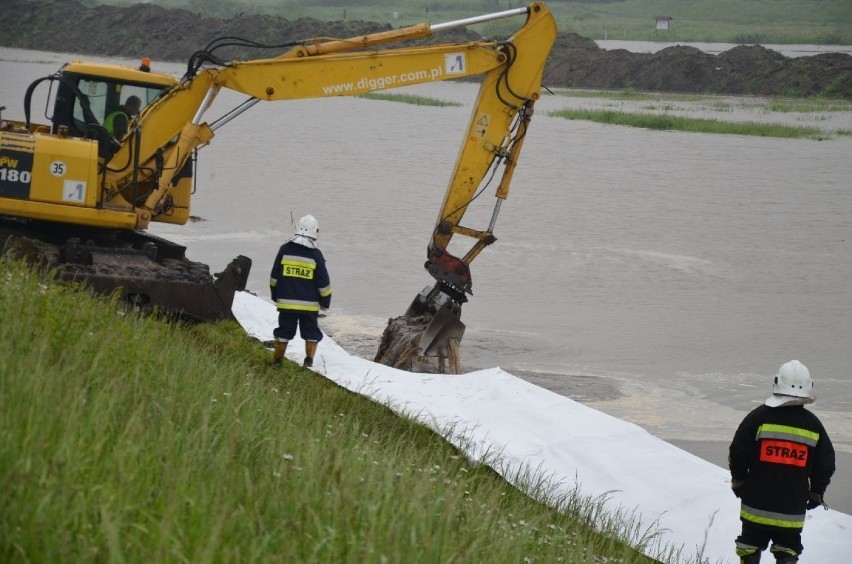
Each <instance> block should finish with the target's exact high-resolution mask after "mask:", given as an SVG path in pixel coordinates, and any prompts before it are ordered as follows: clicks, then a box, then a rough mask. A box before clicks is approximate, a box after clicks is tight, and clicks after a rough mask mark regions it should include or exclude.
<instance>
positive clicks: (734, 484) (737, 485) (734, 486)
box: [731, 480, 745, 497]
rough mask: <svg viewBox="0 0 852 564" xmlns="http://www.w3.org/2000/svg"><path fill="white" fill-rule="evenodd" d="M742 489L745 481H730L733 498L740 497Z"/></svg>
mask: <svg viewBox="0 0 852 564" xmlns="http://www.w3.org/2000/svg"><path fill="white" fill-rule="evenodd" d="M744 489H745V480H731V491H733V492H734V495H735V496H737V497H742V496H743V490H744Z"/></svg>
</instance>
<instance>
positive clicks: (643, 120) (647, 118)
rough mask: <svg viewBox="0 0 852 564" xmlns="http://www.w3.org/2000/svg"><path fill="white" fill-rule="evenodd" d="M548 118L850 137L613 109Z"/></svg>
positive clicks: (762, 134)
mask: <svg viewBox="0 0 852 564" xmlns="http://www.w3.org/2000/svg"><path fill="white" fill-rule="evenodd" d="M548 115H549V116H553V117H561V118H565V119H579V120H586V121H594V122H597V123H607V124H611V125H627V126H630V127H641V128H644V129H657V130H665V131H689V132H693V133H718V134H726V135H753V136H758V137H782V138H787V139H801V138H805V139H814V140H824V139H829V138H830V137H831V135H835V136H836V135H848V132H847V131H846V130H839V131H835V132H832V134H831V135H829V134H828V133H826V132H825V131H823V130H822V129H820V128H818V127H797V126H791V125H782V124H776V123H754V122H731V121H720V120H713V119H702V118H685V117H679V116H673V115H669V114H666V113H658V114H639V113H627V112H617V111H612V110H575V109H564V110H556V111H552V112H548Z"/></svg>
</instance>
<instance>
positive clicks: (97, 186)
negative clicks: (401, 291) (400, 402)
mask: <svg viewBox="0 0 852 564" xmlns="http://www.w3.org/2000/svg"><path fill="white" fill-rule="evenodd" d="M506 18H524V23H523V24H522V25H520V26H519V28H518V29H517V31H516V32H515V33H514V34H513V35H512V36H511V37H510V38H509V39H507V40H505V41H485V40H480V41H471V42H465V43H446V44H433V45H416V46H403V47H399V46H394V45H393V44H399V43H406V42H409V43H410V42H413V41H416V40H419V39H424V38H426V37H429V36H432V35H433V34H436V33H439V32H441V31H445V30H449V29H453V28H460V27H466V26H469V25H473V24H478V23H484V22H489V21H495V20H500V19H506ZM555 38H556V25H555V22H554V19H553V17H552V15H551V14H550V11H549V10H548V9H547V7H546V6H545V5H544V4H542V3H537V2H536V3H532V4H530V5H529V6H527V7H524V8H516V9H512V10H506V11H503V12H496V13H493V14H487V15H483V16H478V17H474V18H468V19H464V20H457V21H453V22H447V23H443V24H437V25H429V24H418V25H415V26H410V27H406V28H401V29H396V30H391V31H385V32H380V33H375V34H370V35H364V36H359V37H353V38H349V39H322V38H316V39H311V40H308V41H303V42H298V43H292V44H290V45H289V46H288V47H289V49H288V50H286V51H285V52H283V53H282V54H280V55H279V56H276V57H273V58H267V59H257V60H248V61H230V62H226V61H222V60H220V59H218V57H217V56H216V55H215V53H213V51H214V50H215V47H216V46H218V44H217V43H216V41H214V42H213V43H211V45H210V46H208V49H205V50H203V51H199V52H197V53H196V54H194V55H193V57H192V58H191V59H190V61H189V64H188V67H187V72H186V74H185V75H184V76H183V77H182V78H181V79H179V80H176V79H174V78H173V77H170V76H168V75H161V74H157V73H153V72H149V71H150V69H149V68H148V67H147V65H144V64H143V66H142V67H140V69H138V70H136V69H129V68H127V67H116V66H114V65H100V64H94V63H71V64H69V65H66V66H65V67H64V68H63V71H62V72H61V73H59V74H57V75H55V76H54V77H50V78H56V79H57V80H59V81H60V82H62V83H63V85H64V86H63V87H60V89H59V90H60V92H63V93H60V94H57V98H56V106H55V116H54V118H53V124H52V126H40V125H34V124H31V123H30V122H29V104H28V100H29V96H30V93H29V92H28V95H27V100H25V109H26V113H27V116H28V117H27V122H26V123H10V124H8V132H0V134H2V135H4V139H8V140H9V141H10V142H11V141H12V140H14V142H15V143H16V147H23V148H22V149H16V151H18V152H17V153H16V155H17V154H21V155H23V156H24V158H23V159H21V160H20V161H19V162H20V163H24V165H23V166H28V165H27V164H26V163H27V162H36V164H38V161H39V157H37V158H36V159H35V161H33V160H32V159H30V160H29V161H28V160H27V159H28V158H29V155H36V156H37V155H39V154H42V153H43V154H48V153H49V154H51V155H53V157H51V158H55V157H56V155H59V154H61V153H63V152H64V153H65V154H67V155H71V154H72V151H73V155H74V156H73V158H70V157H69V158H66V159H65V160H62V161H61V164H62V166H63V169H62V173H63V175H64V176H56V175H54V176H55V177H51V175H47V174H44V172H43V169H40V168H39V167H38V166H35V167H34V168H33V169H32V170H33V172H32V174H33V178H35V177H36V175H38V181H35V180H34V181H33V183H32V188H29V187H25V188H19V187H17V186H12V187H10V188H8V189H7V187H6V186H5V185H3V186H0V215H6V216H12V217H18V218H26V219H27V220H30V221H41V222H49V223H52V224H54V225H74V226H76V227H77V228H93V229H110V230H116V231H126V232H140V231H141V230H144V229H146V228H147V227H148V225H149V224H150V222H151V221H157V222H167V223H174V224H184V223H186V222H187V221H188V219H189V204H190V198H191V193H192V178H191V176H192V171H191V165H192V163H193V160H194V155H195V154H196V152H197V151H198V150H199V149H200V148H202V147H203V146H205V145H207V144H208V143H210V142H211V141H212V139H213V138H214V135H215V132H216V131H217V130H218V129H219V128H220V127H222V126H224V125H226V124H227V123H228V122H229V121H230V120H231V119H233V118H234V117H236V116H237V115H239V113H241V112H243V111H246V110H247V109H249V108H250V107H251V106H253V105H254V104H256V103H258V102H261V101H269V102H273V101H284V100H296V99H305V98H323V97H333V96H353V95H358V94H362V93H366V92H371V91H376V90H387V89H392V88H398V87H402V86H408V85H414V84H421V83H428V82H436V81H443V80H452V79H460V78H469V77H481V80H482V82H481V87H480V90H479V94H478V97H477V100H476V103H475V105H474V107H473V111H472V114H471V118H470V122H469V123H468V125H467V128H466V129H465V131H464V136H463V138H462V146H461V148H460V151H459V153H458V157H457V160H456V164H455V168H454V170H453V173H452V176H451V178H450V182H449V184H448V186H447V190H446V193H445V195H444V200H443V203H442V205H441V208H440V211H439V215H438V220H437V222H436V225H435V228H434V230H433V233H432V236H431V240H430V241H429V244H428V250H427V263H426V268H427V270H428V271H429V273H430V274H431V275H432V276H433V277H434V278H435V280H436V283H435V286H434V288H431V289H429V290H428V291H425V292H424V293H421V295H420V296H418V297H417V298H416V299H415V301H414V303H413V304H412V308H415V309H416V310H417V312H418V314H420V313H423V312H426V313H430V314H433V316H434V319H435V323H433V324H432V327H431V329H430V331H428V332H426V333H427V334H428V335H432V337H428V336H427V337H424V338H423V339H421V340H420V343H419V344H418V349H419V351H420V352H421V353H422V354H426V355H434V354H443V352H442V351H443V350H444V348H445V347H444V345H445V342H446V340H447V338H448V337H449V336H451V335H454V336H456V337H457V338H458V339H460V337H461V335H460V333H459V327H461V328H462V330H463V325H462V324H461V322H460V320H459V317H460V309H461V304H462V303H464V301H465V300H466V294H469V293H471V288H472V285H471V277H470V268H469V265H470V263H471V261H473V259H474V258H476V256H477V255H478V254H479V253H480V252H481V251H482V249H483V248H484V247H485V246H487V245H488V244H490V243H492V242H493V241H494V240H495V238H494V235H493V229H494V223H495V221H496V218H497V215H498V212H499V209H500V203H501V202H502V200H504V199H506V197H507V196H508V193H509V183H510V181H511V177H512V172H513V171H514V168H515V165H516V164H517V159H518V154H519V152H520V149H521V145H522V143H523V139H524V136H525V134H526V130H527V127H528V125H529V120H530V117H531V116H532V110H533V104H534V102H535V100H536V99H538V97H539V95H540V88H541V86H540V83H541V75H542V71H543V68H544V64H545V61H546V59H547V56H548V54H549V52H550V49H551V46H552V44H553V42H554V41H555ZM34 86H35V84H34V85H33V86H32V87H34ZM32 87H31V89H32ZM63 88H64V89H65V90H63ZM127 89H135V90H134V91H136V92H139V93H141V94H144V95H145V96H146V98H147V99H146V101H145V103H144V104H143V108H142V110H141V111H140V113H139V114H138V115H137V116H136V117H135V118H134V119H133V120H132V122H131V123H130V126H129V129H128V132H127V134H126V135H124V137H123V138H122V139H113V138H111V137H110V136H109V135H107V131H106V128H105V127H103V126H102V125H101V124H100V123H98V119H97V116H95V115H94V112H93V111H92V108H94V107H97V108H98V109H99V115H101V116H103V115H105V113H107V112H109V111H111V110H110V105H111V104H116V103H117V102H118V101H119V99H118V98H119V96H118V95H119V94H120V93H121V92H122V91H123V90H127ZM222 89H228V90H233V91H236V92H240V93H243V94H245V95H247V97H248V98H247V100H246V101H245V102H244V103H243V104H242V105H240V106H239V107H238V108H236V109H235V110H232V111H231V112H230V113H228V114H226V115H225V116H223V117H220V118H218V119H217V120H215V121H214V122H212V123H208V122H207V121H205V116H206V114H207V113H208V111H209V110H210V108H211V106H212V105H213V103H214V101H215V99H216V97H217V95H218V94H219V93H220V92H221V90H222ZM121 98H122V99H124V98H126V94H122V95H121ZM74 99H76V100H77V101H76V102H75V101H74ZM72 114H73V115H72ZM78 122H79V123H78ZM0 145H2V144H0ZM57 162H60V161H57ZM500 169H502V172H500V174H499V178H500V179H501V180H500V182H499V184H498V185H497V187H496V194H495V195H496V198H497V203H496V205H495V208H494V213H493V216H492V220H491V222H490V224H489V225H488V226H487V227H485V228H484V229H473V228H469V227H464V226H462V225H461V221H462V218H463V217H464V215H465V212H466V211H467V208H468V205H469V204H470V202H471V201H472V200H473V198H475V197H476V196H477V195H478V193H479V192H480V191H481V190H482V189H483V188H484V186H482V184H483V182H485V183H486V185H487V180H486V179H487V178H492V177H495V176H497V173H498V172H499V171H500ZM16 174H17V173H16ZM23 174H24V173H21V174H20V175H18V176H16V177H21V178H23ZM26 174H29V173H26ZM69 176H70V177H72V178H75V180H74V181H73V182H71V181H69V180H66V179H67V178H68V177H69ZM76 179H79V180H76ZM457 235H458V236H464V237H468V238H471V239H472V240H473V242H474V243H473V245H472V247H471V248H470V250H468V251H467V252H465V253H460V254H461V256H460V257H456V256H454V255H452V254H450V252H449V251H448V245H449V243H450V240H451V239H452V238H453V237H454V236H457ZM241 269H242V274H243V276H244V277H245V276H247V270H246V269H245V268H244V267H241ZM226 301H227V300H226ZM227 303H230V302H227ZM447 313H449V315H447ZM444 328H450V329H451V332H450V333H449V334H445V332H443V329H444Z"/></svg>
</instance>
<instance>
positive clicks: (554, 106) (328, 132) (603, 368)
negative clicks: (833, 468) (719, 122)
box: [0, 50, 852, 512]
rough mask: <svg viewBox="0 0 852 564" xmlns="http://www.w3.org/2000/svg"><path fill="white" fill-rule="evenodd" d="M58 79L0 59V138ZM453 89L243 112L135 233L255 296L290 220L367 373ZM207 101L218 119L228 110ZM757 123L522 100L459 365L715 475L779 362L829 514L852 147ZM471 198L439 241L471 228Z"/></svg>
mask: <svg viewBox="0 0 852 564" xmlns="http://www.w3.org/2000/svg"><path fill="white" fill-rule="evenodd" d="M75 58H76V57H75ZM59 60H62V58H61V56H59V55H56V54H43V53H35V52H27V51H18V50H0V76H2V77H3V80H2V81H0V105H6V106H7V107H8V109H7V110H5V111H4V114H3V115H4V116H8V117H13V118H14V117H18V118H21V117H22V105H21V100H22V98H23V93H24V91H25V89H26V87H27V85H28V84H29V83H30V82H31V81H32V80H34V79H36V78H39V77H41V76H44V75H46V74H49V73H51V72H55V71H56V70H57V69H58V67H59V64H58V62H57V61H59ZM169 68H170V69H172V72H175V73H181V72H182V70H183V69H182V65H171V66H170V67H169ZM10 77H11V80H10ZM476 90H477V86H476V85H473V84H452V83H444V84H434V85H428V86H420V87H412V88H409V89H407V90H406V92H409V93H418V94H421V95H424V96H430V97H435V98H440V99H445V100H452V101H458V102H461V103H462V104H463V106H461V107H442V108H440V107H427V106H414V105H406V104H399V103H393V102H386V101H375V100H365V99H356V98H333V99H323V100H306V101H299V102H287V103H270V104H258V105H257V106H256V107H255V108H254V109H253V110H252V111H251V112H249V113H248V114H246V115H245V116H243V117H242V118H241V119H239V120H236V121H234V122H232V123H231V124H229V125H228V126H227V127H224V128H222V129H221V130H220V131H218V132H217V136H216V138H215V139H214V140H213V141H212V143H211V145H210V146H209V147H208V148H205V149H204V150H203V151H202V152H201V153H200V159H199V166H198V174H197V181H198V190H197V193H196V195H195V197H194V198H195V199H194V200H193V209H192V213H193V214H194V215H197V216H200V217H202V218H203V219H204V220H205V221H201V222H198V223H193V224H189V225H187V226H183V227H177V226H157V227H155V228H153V229H152V231H153V232H154V233H156V234H158V235H162V236H165V237H167V238H170V239H172V240H175V241H178V242H180V243H183V244H186V245H187V246H188V247H189V254H190V256H191V257H192V258H193V259H195V260H201V261H204V262H207V263H209V264H210V265H211V269H212V270H213V271H216V269H220V268H221V267H222V266H224V265H225V264H226V263H227V262H228V261H230V260H231V258H233V257H234V256H236V255H237V254H245V255H248V256H250V257H252V258H253V259H254V268H253V271H252V274H251V278H250V281H249V288H250V289H251V290H252V291H254V292H255V293H257V294H258V295H260V296H263V297H265V296H267V295H268V288H267V283H268V274H269V269H270V267H271V262H270V261H272V259H273V257H274V255H275V251H276V250H277V248H278V245H280V243H281V242H282V241H283V240H284V239H286V238H287V237H289V235H290V233H291V224H292V221H293V220H294V219H297V218H298V217H300V216H301V215H304V214H306V213H310V214H313V215H314V216H316V217H317V218H318V220H319V222H320V225H321V240H320V244H321V247H322V249H323V252H324V253H325V255H326V257H327V259H328V266H329V270H330V273H331V276H332V282H333V285H334V300H333V302H332V309H331V310H330V312H329V315H328V317H326V318H325V319H324V320H323V325H322V326H323V328H324V329H325V330H326V331H327V332H328V333H329V334H330V335H332V336H333V337H334V338H335V339H336V340H337V341H338V342H339V343H340V344H341V345H343V346H344V347H345V348H347V349H348V350H350V351H351V352H353V353H354V354H358V355H361V356H364V357H365V358H372V357H373V356H374V355H375V353H376V350H377V346H378V343H379V338H380V336H381V333H382V331H383V329H384V328H385V326H386V324H387V321H388V319H389V318H391V317H396V316H399V315H401V314H402V313H404V311H405V310H406V308H407V307H408V305H409V304H410V302H411V300H412V299H413V298H414V296H415V295H416V294H417V293H418V292H419V291H420V290H421V289H422V288H423V287H424V286H426V285H431V283H432V281H431V278H430V277H429V276H428V274H427V273H426V272H425V271H424V270H423V268H422V265H423V262H424V260H425V258H426V245H427V243H428V240H429V235H430V233H431V230H432V228H433V226H434V223H435V220H436V215H437V212H438V208H439V206H440V204H441V201H442V198H443V193H444V190H445V186H446V181H447V179H448V178H449V174H450V172H451V170H452V167H453V164H454V162H455V157H456V154H457V152H458V147H459V144H460V141H461V139H462V136H463V133H464V130H465V128H466V124H467V121H468V119H469V116H470V112H471V107H472V106H471V105H472V102H473V99H474V97H475V94H476ZM220 98H221V101H220V104H221V105H222V107H223V109H222V112H224V111H225V110H226V109H229V108H230V107H231V105H232V103H233V102H235V101H238V100H240V99H241V98H240V97H239V96H235V95H232V94H223V95H222V96H221V97H220ZM35 107H36V108H37V111H36V116H35V119H36V120H39V119H41V118H40V116H41V115H42V114H43V113H44V112H43V111H42V109H41V108H40V107H38V106H37V105H36V106H35ZM42 107H43V102H42ZM566 107H588V108H609V109H615V110H617V111H653V112H660V111H666V112H672V113H677V114H682V115H686V116H689V117H705V118H707V117H709V118H712V119H723V120H738V121H758V122H770V123H784V124H792V125H807V126H815V127H818V128H820V129H822V130H824V131H825V132H826V133H827V134H828V135H827V137H829V138H828V139H827V140H823V141H815V140H810V139H796V140H789V139H773V138H759V137H749V136H735V135H709V134H691V133H679V132H672V131H648V130H642V129H637V128H629V127H618V126H608V125H602V124H596V123H591V122H582V121H569V120H564V119H560V118H555V117H550V116H548V115H547V113H548V111H551V110H559V109H562V108H566ZM789 107H797V106H796V104H793V103H792V102H791V103H790V104H789V105H788V108H789ZM773 108H774V106H773V105H772V104H770V103H769V101H767V100H763V99H756V98H730V97H695V98H683V97H669V98H666V97H659V98H657V97H652V98H651V99H639V100H636V99H633V100H631V99H619V98H617V97H616V98H613V97H603V96H596V95H589V96H586V97H577V96H575V95H566V94H565V93H562V92H558V91H557V92H554V93H552V94H545V95H544V97H543V98H542V100H541V101H540V102H539V103H538V105H537V106H536V111H537V113H536V116H535V117H534V119H533V123H532V126H531V129H530V133H529V135H528V139H527V140H526V143H525V146H524V152H523V154H522V155H521V161H520V164H519V166H518V169H517V172H516V174H515V180H514V182H513V185H512V190H511V194H510V197H509V199H508V201H507V202H506V203H505V204H504V205H503V208H502V212H501V216H500V218H499V220H498V222H497V228H496V231H495V234H496V236H497V238H498V241H497V242H496V243H495V244H494V245H493V246H492V247H489V248H488V249H486V250H485V251H484V252H483V253H482V255H480V256H479V257H478V258H477V260H476V261H475V262H474V263H473V265H472V272H473V291H474V295H473V296H472V297H471V299H470V302H469V303H468V304H466V305H465V307H464V312H463V315H462V319H463V321H464V322H465V323H466V324H467V332H466V333H465V337H464V340H463V342H462V344H461V362H462V365H463V367H464V368H465V369H475V368H483V367H493V366H500V367H502V368H504V369H506V370H507V371H509V372H512V373H514V374H517V375H519V376H522V377H524V378H527V379H529V380H531V381H533V382H536V383H538V384H539V385H542V386H545V387H548V388H549V389H552V390H554V391H557V392H558V393H564V394H566V395H569V396H570V397H574V398H575V399H578V401H582V402H584V403H587V404H588V405H591V406H593V407H595V408H597V409H600V410H602V411H604V412H606V413H609V414H612V415H614V416H616V417H619V418H622V419H625V420H628V421H632V422H634V423H637V424H639V425H641V426H642V427H644V428H646V429H648V430H649V431H650V432H652V433H654V434H655V435H657V436H660V437H661V438H663V439H666V440H669V441H672V442H674V443H676V444H679V445H681V446H682V447H683V448H686V449H687V450H691V451H692V452H695V453H696V454H698V455H700V456H703V457H705V458H707V459H709V460H711V461H713V462H715V463H717V464H719V465H722V466H724V465H725V462H724V457H725V449H726V448H727V443H728V442H729V441H730V438H731V436H732V435H733V431H734V429H735V427H736V425H737V424H738V423H739V420H740V419H741V418H742V417H743V416H744V414H745V413H746V411H747V410H748V409H750V408H751V407H753V406H755V405H757V403H759V402H761V401H762V400H763V399H764V398H765V397H766V396H767V395H768V394H769V392H770V389H771V380H772V376H773V375H774V372H775V370H777V368H778V366H780V365H781V364H782V363H783V362H785V361H787V360H790V359H792V358H798V359H799V360H801V361H802V362H804V363H805V364H806V365H807V366H808V367H809V368H810V369H811V372H812V374H813V376H814V378H815V380H816V383H817V384H816V386H817V394H818V396H819V400H818V402H817V403H816V404H815V406H814V410H815V412H816V413H818V414H819V415H820V417H821V418H822V420H823V422H824V423H825V425H826V427H827V429H828V430H829V432H830V433H831V435H832V438H833V440H834V442H835V447H836V448H837V449H838V451H839V452H840V453H842V458H841V462H843V461H845V464H842V465H841V468H840V470H839V472H838V476H837V479H836V483H837V484H841V485H839V486H838V485H835V486H832V488H831V489H830V490H829V496H828V500H829V504H832V501H833V500H834V501H835V503H834V505H833V506H834V507H836V508H838V509H841V510H843V511H846V512H852V493H841V492H852V470H850V460H852V415H851V414H850V404H852V388H850V383H852V376H850V372H849V365H850V360H852V355H850V353H849V350H848V345H847V342H848V340H849V338H850V335H852V286H850V284H849V282H848V281H849V280H850V279H852V239H850V233H852V191H850V184H849V179H850V178H852V159H850V158H849V155H850V154H852V138H850V137H849V136H848V135H832V134H833V133H834V134H836V133H837V132H839V131H843V130H852V111H850V108H849V106H848V105H843V104H840V105H837V106H836V107H835V106H831V107H823V108H820V109H818V110H817V111H814V109H813V108H809V107H807V106H806V105H802V106H798V109H797V110H794V111H778V110H776V109H773ZM492 193H493V190H492V191H490V192H489V191H488V190H486V192H485V194H484V195H483V196H482V197H481V198H480V199H481V200H483V204H482V205H481V206H479V207H477V208H476V209H472V210H471V211H470V213H469V214H468V216H466V219H465V221H464V222H463V224H465V225H469V226H470V227H482V226H483V222H484V223H487V218H488V217H490V213H491V205H492V201H493V200H492ZM270 331H271V328H270ZM698 414H700V416H696V415H698ZM556 432H558V430H557V431H556ZM844 484H845V485H844Z"/></svg>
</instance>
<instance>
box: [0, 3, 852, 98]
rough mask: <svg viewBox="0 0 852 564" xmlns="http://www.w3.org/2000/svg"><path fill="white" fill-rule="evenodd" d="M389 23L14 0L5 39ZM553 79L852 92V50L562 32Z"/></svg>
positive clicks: (573, 84) (123, 42) (45, 41)
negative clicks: (616, 40) (646, 47)
mask: <svg viewBox="0 0 852 564" xmlns="http://www.w3.org/2000/svg"><path fill="white" fill-rule="evenodd" d="M69 22H70V23H69ZM387 29H390V26H389V25H387V24H378V23H375V22H365V21H337V22H323V21H319V20H314V19H311V18H302V19H298V20H292V21H291V20H286V19H283V18H277V17H272V16H262V15H240V16H238V17H235V18H230V19H219V18H201V17H199V16H198V15H196V14H195V13H193V12H189V11H187V10H180V9H165V8H161V7H159V6H155V5H153V4H134V5H132V6H130V7H127V8H117V7H114V6H97V7H93V8H89V7H87V6H85V5H83V4H81V3H80V2H78V1H77V0H53V1H50V0H35V1H31V0H4V2H3V17H2V18H0V45H3V46H7V47H19V48H24V49H38V50H47V51H58V52H68V53H81V54H90V55H107V56H121V57H129V58H139V57H143V56H146V57H151V58H153V59H154V60H155V61H156V60H168V61H186V60H188V59H189V57H190V56H191V55H192V54H193V53H194V52H196V51H198V50H200V49H203V48H204V47H205V46H206V45H207V44H208V43H209V42H210V41H212V40H213V39H215V38H217V37H223V36H232V37H234V36H235V37H244V38H246V39H248V40H251V41H254V42H257V43H263V44H268V45H283V44H285V43H288V42H291V41H299V40H304V39H308V38H311V37H320V36H323V37H337V38H344V37H353V36H358V35H364V34H367V33H373V32H376V31H383V30H387ZM476 38H478V36H477V34H475V33H474V32H471V31H465V30H455V31H449V32H447V33H441V34H440V35H439V36H437V37H433V38H431V39H430V40H427V41H424V43H429V42H437V41H440V42H447V41H469V40H473V39H476ZM280 51H281V49H279V50H278V51H271V52H269V51H267V52H263V51H258V50H256V49H249V48H245V47H230V48H228V49H227V50H223V51H219V52H217V55H219V56H220V57H222V58H224V59H226V60H227V59H246V58H257V57H262V56H266V55H272V54H274V53H277V52H280ZM544 83H545V84H546V85H547V86H550V87H568V88H591V89H606V90H612V89H623V88H631V89H635V90H641V91H662V92H688V93H713V94H736V95H787V96H825V97H833V98H846V99H852V56H850V55H846V54H822V55H814V56H810V57H799V58H795V59H791V58H788V57H785V56H783V55H781V54H780V53H777V52H775V51H771V50H769V49H766V48H764V47H760V46H739V47H736V48H734V49H731V50H729V51H726V52H724V53H721V54H720V55H710V54H707V53H703V52H701V51H699V50H698V49H695V48H692V47H684V46H678V47H669V48H667V49H663V50H662V51H659V52H657V53H652V54H648V53H631V52H628V51H625V50H621V49H616V50H611V51H607V50H604V49H600V48H598V46H597V45H596V44H595V42H594V41H592V40H591V39H588V38H585V37H581V36H579V35H576V34H573V33H562V34H560V35H559V37H558V39H557V41H556V45H555V46H554V49H553V51H552V53H551V56H550V58H549V59H548V63H547V65H546V67H545V73H544Z"/></svg>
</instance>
